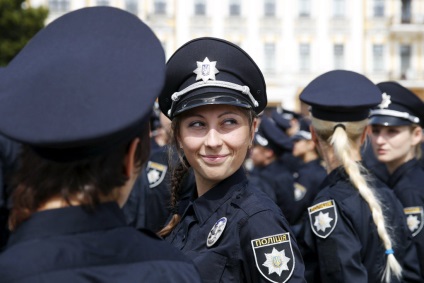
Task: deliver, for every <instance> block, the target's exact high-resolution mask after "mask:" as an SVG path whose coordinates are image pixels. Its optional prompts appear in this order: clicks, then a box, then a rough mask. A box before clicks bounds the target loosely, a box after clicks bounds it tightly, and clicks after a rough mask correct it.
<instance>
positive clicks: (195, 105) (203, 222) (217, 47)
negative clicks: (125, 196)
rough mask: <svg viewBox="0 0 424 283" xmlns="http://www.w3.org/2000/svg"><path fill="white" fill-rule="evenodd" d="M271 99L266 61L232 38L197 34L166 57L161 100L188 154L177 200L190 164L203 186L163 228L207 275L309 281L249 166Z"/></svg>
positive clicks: (175, 183)
mask: <svg viewBox="0 0 424 283" xmlns="http://www.w3.org/2000/svg"><path fill="white" fill-rule="evenodd" d="M266 103H267V97H266V86H265V80H264V78H263V75H262V73H261V71H260V69H259V68H258V66H257V65H256V64H255V62H254V61H253V60H252V59H251V57H250V56H249V55H248V54H247V53H246V52H244V51H243V50H242V49H241V48H240V47H238V46H237V45H234V44H232V43H230V42H228V41H225V40H222V39H217V38H198V39H194V40H192V41H190V42H188V43H186V44H185V45H183V46H182V47H180V48H179V49H178V50H177V51H176V52H175V53H174V54H173V55H172V57H171V58H170V59H169V61H168V63H167V76H166V83H165V88H164V90H163V91H162V94H161V95H160V97H159V105H160V108H161V110H162V112H163V113H164V114H166V115H167V116H168V117H170V118H171V120H172V129H173V131H174V135H173V137H174V138H173V143H174V145H175V148H176V149H178V154H179V156H180V161H181V163H180V164H179V165H178V167H177V168H176V170H175V173H174V174H173V177H172V196H173V202H172V203H173V204H174V205H175V206H176V207H177V208H178V204H179V200H180V183H179V180H180V177H181V176H184V175H185V174H186V172H187V171H188V168H192V170H193V172H194V176H195V180H196V190H195V191H194V192H193V195H192V197H191V200H190V202H189V203H188V205H185V206H183V207H182V209H176V210H175V212H176V213H175V214H174V215H173V217H172V219H171V221H170V222H169V223H168V225H167V226H166V227H165V228H164V229H163V230H162V231H161V232H160V234H161V235H163V236H166V240H167V241H169V242H170V243H172V245H174V246H175V247H177V248H178V249H180V250H181V251H183V252H184V253H185V254H187V255H188V256H189V257H190V258H192V259H193V261H194V263H195V264H196V266H197V267H198V269H199V272H200V274H201V277H202V279H203V280H205V281H206V282H304V279H303V276H304V266H303V260H302V258H301V256H300V252H299V249H298V247H297V244H296V241H295V240H294V239H293V234H291V233H290V230H289V225H288V224H287V221H286V219H285V218H284V216H283V215H282V213H281V210H280V209H279V208H278V206H277V205H276V204H275V203H274V202H273V201H272V200H271V199H270V198H269V197H268V196H267V195H265V194H264V193H263V192H261V191H259V190H256V189H254V188H251V187H249V186H248V184H247V178H246V173H245V172H244V169H243V167H242V164H243V162H244V160H245V158H246V155H247V152H248V150H249V146H250V145H251V143H252V141H253V135H254V131H255V128H256V124H257V120H256V116H257V115H258V114H259V113H260V112H262V110H263V109H264V108H265V106H266Z"/></svg>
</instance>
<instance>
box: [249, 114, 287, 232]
mask: <svg viewBox="0 0 424 283" xmlns="http://www.w3.org/2000/svg"><path fill="white" fill-rule="evenodd" d="M292 149H293V143H292V141H291V140H290V138H289V137H288V136H287V135H286V134H285V133H284V132H283V131H281V130H280V129H279V128H278V127H277V126H276V124H275V122H274V121H273V120H271V119H270V118H267V117H262V119H261V123H260V125H259V128H258V130H257V131H256V133H255V136H254V139H253V147H252V149H251V150H250V158H251V160H252V162H253V165H254V169H253V171H252V173H251V174H250V176H249V186H251V187H252V188H256V189H260V190H261V191H263V192H265V193H266V194H267V195H268V196H269V197H270V198H271V199H272V200H273V201H274V202H275V203H276V204H277V205H278V206H279V207H280V209H281V211H282V212H283V213H284V215H285V216H286V218H287V220H288V221H289V223H290V224H292V223H293V210H295V207H294V203H295V201H294V180H293V176H292V174H291V172H290V170H289V169H288V168H287V166H286V165H285V164H284V162H283V161H282V160H281V159H280V157H281V155H282V154H283V153H285V152H291V151H292Z"/></svg>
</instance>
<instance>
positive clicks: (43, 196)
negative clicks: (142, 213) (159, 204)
mask: <svg viewBox="0 0 424 283" xmlns="http://www.w3.org/2000/svg"><path fill="white" fill-rule="evenodd" d="M164 76H165V56H164V52H163V50H162V48H161V44H160V42H159V40H158V39H157V38H156V36H155V35H154V34H153V32H152V31H151V30H150V29H149V28H148V27H147V26H146V25H145V24H143V23H142V22H141V21H140V20H139V19H138V18H137V17H136V16H134V15H132V14H130V13H127V12H125V11H122V10H118V9H115V8H110V7H95V8H86V9H81V10H77V11H75V12H71V13H69V14H66V15H64V16H62V17H60V18H59V19H57V20H56V21H54V22H52V23H51V24H50V25H48V26H47V27H46V28H44V29H43V30H41V31H40V32H39V33H38V34H37V35H36V36H35V37H34V38H33V39H32V40H31V41H30V42H29V43H28V44H27V46H26V47H25V48H24V49H23V50H22V51H21V52H20V53H19V54H18V55H17V56H16V57H15V59H14V60H13V61H12V62H11V63H10V65H9V66H8V67H7V71H6V74H5V75H4V76H2V78H1V79H0V101H1V102H0V114H1V117H2V119H0V131H1V132H3V133H4V134H5V135H7V136H9V137H11V138H13V139H16V140H18V141H20V142H21V143H22V144H24V152H23V155H22V159H21V165H22V166H21V168H20V169H19V171H18V173H17V175H16V181H17V187H16V190H15V192H14V196H13V208H12V211H11V218H10V225H11V228H12V230H13V234H12V235H11V238H10V241H9V242H8V245H7V247H6V250H5V251H3V252H2V253H1V255H0V281H1V282H3V283H11V282H73V283H74V282H200V280H199V275H198V273H197V272H196V270H195V267H194V266H193V265H192V263H191V262H190V261H189V260H187V259H185V258H184V257H183V255H181V254H180V252H179V251H177V250H176V249H174V248H173V247H172V246H170V245H169V244H167V243H165V242H163V241H161V240H160V239H158V238H155V237H154V236H152V235H150V234H148V233H144V232H142V233H140V232H139V231H137V230H135V229H134V228H131V227H127V226H126V224H125V218H124V215H123V213H122V211H121V210H120V208H119V206H118V205H120V206H122V205H123V204H124V203H125V201H126V199H127V197H128V194H129V191H130V190H131V188H132V186H133V184H134V182H135V180H136V178H137V176H138V174H139V171H140V168H141V166H142V164H143V163H144V162H145V161H146V159H147V158H148V154H149V137H148V117H149V114H150V111H151V109H152V105H153V102H154V100H155V99H156V97H157V95H158V94H159V92H160V91H161V89H162V86H163V82H164Z"/></svg>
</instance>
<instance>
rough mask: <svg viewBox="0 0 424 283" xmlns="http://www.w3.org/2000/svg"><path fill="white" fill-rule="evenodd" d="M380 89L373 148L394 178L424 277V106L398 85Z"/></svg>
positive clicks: (373, 121)
mask: <svg viewBox="0 0 424 283" xmlns="http://www.w3.org/2000/svg"><path fill="white" fill-rule="evenodd" d="M377 86H378V87H379V88H380V90H381V92H383V101H382V102H381V103H380V104H379V105H378V107H376V108H375V109H374V110H372V112H371V119H370V124H371V126H372V135H371V137H372V145H373V148H374V152H375V155H376V157H377V159H378V160H379V161H380V162H382V163H384V164H385V165H386V167H387V170H388V172H389V174H390V175H389V178H388V181H387V185H388V186H389V187H390V188H392V189H393V191H394V193H395V194H396V196H397V197H398V198H399V200H400V202H401V203H402V204H403V206H404V212H405V215H406V219H407V223H408V227H409V230H411V233H412V236H413V241H414V243H415V245H416V247H417V250H418V255H419V257H420V259H421V260H420V265H421V275H422V276H423V275H424V231H423V226H424V217H423V213H424V187H423V185H424V169H423V168H422V167H421V166H420V164H419V162H418V160H417V159H419V158H420V156H421V154H422V153H421V140H422V127H423V125H424V103H423V102H422V101H421V99H420V98H418V97H417V96H416V95H415V94H414V93H413V92H411V91H410V90H408V89H407V88H405V87H403V86H401V85H400V84H398V83H396V82H383V83H379V84H378V85H377ZM422 280H423V281H424V276H423V277H422Z"/></svg>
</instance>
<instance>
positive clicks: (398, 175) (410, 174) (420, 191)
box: [388, 159, 424, 282]
mask: <svg viewBox="0 0 424 283" xmlns="http://www.w3.org/2000/svg"><path fill="white" fill-rule="evenodd" d="M388 186H389V187H390V188H392V189H393V191H394V193H395V195H396V196H397V197H398V199H399V200H400V202H401V203H402V205H403V207H404V212H405V216H406V219H407V223H408V227H409V229H410V231H411V233H412V235H413V242H414V244H415V246H416V247H417V252H418V256H419V258H420V259H421V260H420V261H419V262H420V266H421V276H422V280H423V281H422V282H424V231H423V230H424V229H423V225H424V217H423V214H424V212H423V210H424V169H423V168H422V167H421V166H420V162H419V161H418V160H416V159H412V160H410V161H408V162H406V163H404V164H402V165H401V166H400V167H399V168H397V169H396V170H395V171H394V172H393V174H392V175H391V176H390V177H389V180H388Z"/></svg>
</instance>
